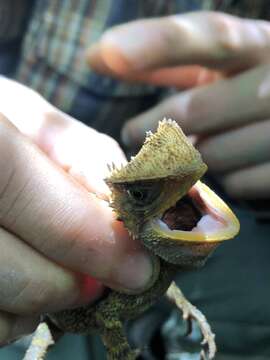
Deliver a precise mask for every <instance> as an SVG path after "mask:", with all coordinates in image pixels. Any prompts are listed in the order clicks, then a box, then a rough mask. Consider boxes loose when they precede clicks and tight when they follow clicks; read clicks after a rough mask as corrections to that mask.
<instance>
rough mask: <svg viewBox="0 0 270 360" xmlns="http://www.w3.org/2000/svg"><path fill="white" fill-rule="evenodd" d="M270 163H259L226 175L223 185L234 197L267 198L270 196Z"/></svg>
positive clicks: (247, 198)
mask: <svg viewBox="0 0 270 360" xmlns="http://www.w3.org/2000/svg"><path fill="white" fill-rule="evenodd" d="M269 179H270V163H269V162H267V163H264V164H259V165H256V166H253V167H250V168H247V169H242V170H239V171H236V172H233V173H232V174H229V175H227V176H225V177H224V178H223V180H222V182H223V185H224V187H225V189H226V191H227V192H228V194H229V195H231V196H232V197H234V198H238V199H246V200H251V199H265V198H269V196H270V183H269Z"/></svg>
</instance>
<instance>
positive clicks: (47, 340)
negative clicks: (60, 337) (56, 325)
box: [23, 322, 54, 360]
mask: <svg viewBox="0 0 270 360" xmlns="http://www.w3.org/2000/svg"><path fill="white" fill-rule="evenodd" d="M53 344H54V339H53V336H52V333H51V331H50V328H49V326H48V324H47V323H46V322H42V323H40V324H39V325H38V327H37V329H36V331H35V332H34V335H33V338H32V341H31V344H30V346H29V348H28V349H27V351H26V353H25V355H24V358H23V360H43V359H44V358H45V356H46V354H47V350H48V348H49V347H50V346H51V345H53Z"/></svg>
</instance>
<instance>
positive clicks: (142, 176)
mask: <svg viewBox="0 0 270 360" xmlns="http://www.w3.org/2000/svg"><path fill="white" fill-rule="evenodd" d="M202 167H203V168H202ZM198 170H199V171H200V172H202V173H204V172H205V170H206V165H205V164H204V163H203V162H202V159H201V155H200V153H199V152H198V151H197V150H196V149H195V148H194V147H193V145H192V144H191V142H190V141H189V140H188V139H187V137H186V136H185V135H184V133H183V132H182V130H181V129H180V127H179V126H178V125H177V123H176V122H175V121H173V120H171V119H169V120H166V119H164V120H163V121H160V122H159V126H158V130H157V132H156V133H154V134H152V133H151V132H148V133H147V137H146V140H145V142H144V146H143V147H142V149H141V150H140V151H139V153H138V154H137V155H136V156H135V157H132V158H131V160H130V162H129V163H128V164H127V165H126V166H124V167H123V168H121V169H117V168H116V167H113V169H112V172H111V175H110V177H109V178H108V179H107V181H108V182H111V183H118V182H133V181H136V180H146V179H156V178H163V177H169V176H172V177H173V176H176V175H177V176H179V174H183V176H187V175H189V174H190V173H192V172H194V171H196V172H197V171H198Z"/></svg>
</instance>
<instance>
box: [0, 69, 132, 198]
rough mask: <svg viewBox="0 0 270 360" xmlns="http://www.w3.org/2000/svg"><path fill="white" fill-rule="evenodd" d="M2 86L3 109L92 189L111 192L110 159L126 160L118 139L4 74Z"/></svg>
mask: <svg viewBox="0 0 270 360" xmlns="http://www.w3.org/2000/svg"><path fill="white" fill-rule="evenodd" d="M0 89H3V93H1V100H2V102H1V111H2V112H3V113H4V114H5V115H6V117H8V118H9V119H12V123H13V124H14V125H15V126H16V127H17V128H18V129H19V130H20V131H21V132H22V133H23V134H25V135H27V136H28V137H29V138H31V139H32V140H33V141H34V142H35V143H36V144H37V145H38V146H39V147H40V148H41V149H42V150H43V151H44V152H45V153H46V154H47V155H48V156H49V157H50V158H51V159H52V160H53V161H54V162H56V163H57V164H59V165H60V166H61V167H62V168H63V169H65V170H66V171H67V172H69V173H70V174H71V175H72V176H73V177H75V178H76V180H77V181H79V182H80V183H81V184H82V185H84V186H85V187H86V188H87V189H88V190H89V191H92V192H97V193H99V194H106V195H108V194H109V189H108V187H107V186H106V184H105V182H104V181H103V179H104V178H105V177H106V176H107V175H108V168H107V163H111V162H114V163H115V164H116V165H118V166H119V165H120V164H121V163H125V161H126V159H125V156H124V154H123V152H122V150H121V149H120V147H119V145H118V144H117V143H116V141H114V140H113V139H112V138H110V137H108V136H106V135H103V134H100V133H98V132H97V131H95V130H93V129H91V128H89V127H88V126H85V125H84V124H82V123H80V122H78V121H76V120H75V119H73V118H71V117H70V116H68V115H66V114H64V113H62V112H60V111H59V110H57V109H56V108H54V107H53V106H52V105H50V104H49V103H48V102H47V101H46V100H45V99H44V98H42V97H41V96H40V95H39V94H38V93H36V92H35V91H33V90H31V89H29V88H27V87H26V86H23V85H21V84H19V83H16V82H15V81H11V80H9V79H5V78H3V77H1V76H0ZM14 96H15V97H16V107H15V106H14V104H13V99H14ZM97 149H100V151H97ZM93 169H95V171H93Z"/></svg>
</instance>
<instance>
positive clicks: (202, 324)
mask: <svg viewBox="0 0 270 360" xmlns="http://www.w3.org/2000/svg"><path fill="white" fill-rule="evenodd" d="M167 296H168V297H169V299H170V300H172V301H173V302H174V303H175V304H176V306H177V307H178V308H179V309H180V310H181V311H182V312H183V319H184V320H186V321H187V335H189V334H190V333H191V331H192V320H195V321H196V322H197V323H198V325H199V328H200V331H201V334H202V337H203V340H202V342H201V344H202V347H203V349H202V351H201V353H200V356H201V359H202V360H207V359H209V360H212V359H214V357H215V353H216V350H217V349H216V343H215V334H214V333H213V332H212V330H211V327H210V325H209V324H208V322H207V320H206V318H205V316H204V315H203V314H202V313H201V311H200V310H198V309H197V308H196V307H195V306H194V305H192V304H191V303H190V302H189V301H188V300H187V299H186V298H185V296H184V294H183V293H182V292H181V290H180V289H179V288H178V287H177V285H176V284H175V283H174V282H173V283H172V284H171V286H170V287H169V289H168V290H167ZM205 348H206V349H205Z"/></svg>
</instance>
